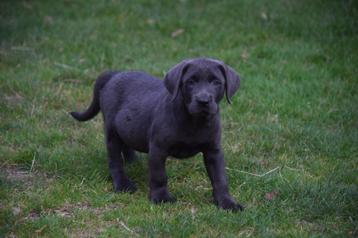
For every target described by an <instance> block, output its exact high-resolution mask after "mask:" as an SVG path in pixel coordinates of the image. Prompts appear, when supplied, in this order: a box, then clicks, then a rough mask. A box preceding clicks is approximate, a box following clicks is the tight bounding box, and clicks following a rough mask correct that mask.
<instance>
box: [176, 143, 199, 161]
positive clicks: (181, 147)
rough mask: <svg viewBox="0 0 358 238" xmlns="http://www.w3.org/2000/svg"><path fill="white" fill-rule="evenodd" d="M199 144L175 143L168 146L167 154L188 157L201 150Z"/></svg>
mask: <svg viewBox="0 0 358 238" xmlns="http://www.w3.org/2000/svg"><path fill="white" fill-rule="evenodd" d="M200 148H201V146H200V145H193V144H186V143H176V144H174V145H172V146H171V147H170V148H169V155H170V156H173V157H175V158H179V159H184V158H189V157H192V156H194V155H196V154H197V153H199V152H201V149H200Z"/></svg>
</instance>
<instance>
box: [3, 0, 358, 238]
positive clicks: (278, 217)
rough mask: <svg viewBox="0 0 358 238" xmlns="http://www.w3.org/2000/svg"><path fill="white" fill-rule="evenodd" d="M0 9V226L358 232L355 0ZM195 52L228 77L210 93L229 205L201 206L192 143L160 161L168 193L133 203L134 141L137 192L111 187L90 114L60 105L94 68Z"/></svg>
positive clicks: (13, 4)
mask: <svg viewBox="0 0 358 238" xmlns="http://www.w3.org/2000/svg"><path fill="white" fill-rule="evenodd" d="M0 12H1V16H0V22H1V24H0V41H1V45H0V72H1V73H0V93H1V97H0V107H1V115H0V134H1V137H0V154H1V156H0V172H1V173H0V198H1V201H0V236H9V237H11V236H14V235H15V236H18V237H33V236H43V237H64V236H70V237H122V236H123V237H126V236H131V237H132V236H138V237H168V236H169V237H209V236H214V237H237V236H242V237H327V236H338V237H343V236H352V237H354V236H357V229H358V227H357V218H358V211H357V205H358V204H357V201H358V189H357V185H358V178H357V172H358V171H357V165H358V161H357V158H358V147H357V144H358V130H357V127H358V120H357V119H358V117H357V116H358V106H357V105H358V103H357V102H358V92H357V86H358V85H357V84H358V81H357V75H358V74H357V73H358V72H357V71H358V70H357V65H358V47H357V46H358V34H357V33H358V6H357V2H356V1H348V0H344V1H343V0H342V1H333V0H332V1H330V0H329V1H306V0H305V1H293V0H275V1H265V0H262V1H249V0H243V1H235V0H225V1H204V0H199V1H189V0H182V1H144V0H142V1H1V2H0ZM198 56H209V57H213V58H218V59H221V60H223V61H225V62H226V63H227V64H229V65H231V66H232V67H233V68H235V69H236V70H237V72H239V74H240V76H241V78H242V84H241V85H242V87H241V89H240V90H239V91H238V93H237V94H236V96H235V98H234V100H233V101H234V103H233V105H227V104H226V103H225V102H223V103H222V104H221V107H222V122H223V125H222V126H223V147H224V151H225V157H226V163H227V174H228V177H229V181H230V190H231V192H232V194H233V196H234V197H235V198H236V199H237V200H238V201H240V202H241V203H242V204H244V205H245V206H246V210H245V211H244V212H242V213H237V214H232V213H227V212H225V211H222V210H218V209H217V208H216V207H215V206H213V205H212V203H211V190H210V189H211V188H210V183H209V181H208V178H207V175H206V172H205V169H204V166H203V163H202V160H201V158H200V156H197V157H195V158H193V159H189V160H185V161H176V160H171V161H168V163H167V169H168V176H169V186H170V188H171V191H172V193H173V194H174V195H175V196H176V197H177V199H178V202H176V203H175V204H173V205H162V206H156V205H153V204H151V203H150V202H149V201H147V192H148V188H147V168H146V166H147V165H146V155H141V159H140V160H139V161H137V162H136V163H134V164H131V165H129V166H128V173H129V175H130V177H131V178H132V179H134V181H135V182H136V183H137V185H138V187H139V190H138V191H137V192H136V193H135V194H130V195H129V194H115V193H113V192H112V190H111V182H110V181H108V180H107V176H108V171H107V165H106V151H105V148H104V143H103V133H102V120H101V118H100V117H99V116H98V117H97V118H96V119H95V120H93V121H91V122H87V123H82V124H80V123H77V122H76V121H74V120H73V119H72V118H70V117H69V116H68V114H67V112H68V111H71V110H74V109H84V108H85V107H86V106H87V105H88V104H89V102H90V100H91V94H92V87H93V82H94V80H95V78H96V77H97V75H98V74H99V73H101V72H102V71H104V70H106V69H119V70H128V69H139V70H144V71H147V72H149V73H151V74H153V75H156V76H158V77H162V76H163V75H164V74H165V72H166V71H167V70H168V69H169V68H170V67H171V66H173V65H175V64H176V63H178V62H179V61H180V60H182V59H184V58H190V57H198ZM272 169H276V170H275V171H273V172H272V173H269V174H266V175H265V176H261V177H260V176H255V175H262V174H265V173H266V172H268V171H270V170H272ZM249 173H252V174H255V175H252V174H249Z"/></svg>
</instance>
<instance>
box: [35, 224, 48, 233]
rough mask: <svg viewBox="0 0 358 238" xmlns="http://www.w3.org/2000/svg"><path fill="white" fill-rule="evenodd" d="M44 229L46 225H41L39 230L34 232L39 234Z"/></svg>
mask: <svg viewBox="0 0 358 238" xmlns="http://www.w3.org/2000/svg"><path fill="white" fill-rule="evenodd" d="M46 227H47V224H45V225H43V226H42V227H41V228H40V229H37V230H36V231H35V232H36V233H41V232H42V231H43V230H44V229H45V228H46Z"/></svg>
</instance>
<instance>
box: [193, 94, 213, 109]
mask: <svg viewBox="0 0 358 238" xmlns="http://www.w3.org/2000/svg"><path fill="white" fill-rule="evenodd" d="M195 100H196V102H197V103H198V104H199V105H200V106H208V105H209V104H210V102H211V101H212V100H213V97H212V96H211V95H210V94H208V93H200V94H198V95H196V96H195Z"/></svg>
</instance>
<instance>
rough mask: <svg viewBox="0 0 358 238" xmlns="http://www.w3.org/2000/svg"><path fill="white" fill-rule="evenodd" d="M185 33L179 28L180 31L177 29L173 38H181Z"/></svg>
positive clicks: (173, 33) (172, 35)
mask: <svg viewBox="0 0 358 238" xmlns="http://www.w3.org/2000/svg"><path fill="white" fill-rule="evenodd" d="M183 33H184V29H182V28H179V29H177V30H175V31H173V32H172V34H171V37H173V38H175V37H178V36H180V35H181V34H183Z"/></svg>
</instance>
